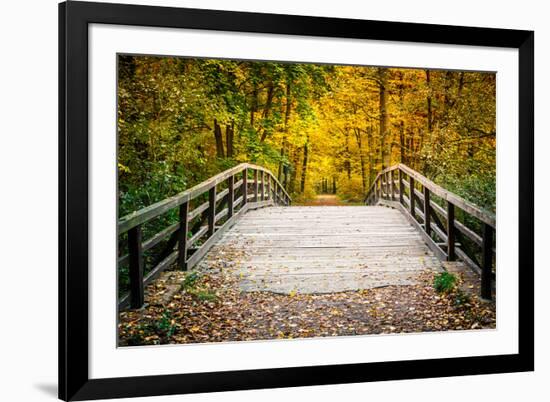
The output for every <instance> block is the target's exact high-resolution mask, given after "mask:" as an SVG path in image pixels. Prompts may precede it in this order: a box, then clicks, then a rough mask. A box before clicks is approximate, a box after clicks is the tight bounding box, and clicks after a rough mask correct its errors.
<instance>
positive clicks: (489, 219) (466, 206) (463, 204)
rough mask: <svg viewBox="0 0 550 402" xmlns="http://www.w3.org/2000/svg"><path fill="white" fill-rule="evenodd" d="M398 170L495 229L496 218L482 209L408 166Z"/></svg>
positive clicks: (402, 166)
mask: <svg viewBox="0 0 550 402" xmlns="http://www.w3.org/2000/svg"><path fill="white" fill-rule="evenodd" d="M399 169H401V170H403V171H404V172H405V173H406V174H407V175H409V176H412V177H414V179H415V180H417V181H418V182H419V183H421V184H422V185H423V186H426V187H428V188H429V189H430V191H431V192H432V193H434V194H435V195H437V196H438V197H440V198H443V199H444V200H446V201H449V202H450V203H451V204H453V205H455V206H456V207H458V208H460V209H462V210H463V211H465V212H467V213H469V214H470V215H473V216H474V217H476V218H478V219H479V220H480V221H482V222H485V223H487V224H488V225H489V226H491V227H493V228H495V227H496V217H495V215H494V214H493V213H491V212H489V211H486V210H483V209H482V208H480V207H478V206H477V205H475V204H473V203H471V202H469V201H467V200H465V199H463V198H462V197H459V196H458V195H456V194H453V193H451V192H450V191H447V190H445V189H444V188H443V187H441V186H439V185H437V184H435V183H434V182H432V181H431V180H429V179H428V178H426V177H424V176H422V175H421V174H420V173H418V172H416V171H414V170H412V169H411V168H409V167H408V166H405V165H403V164H399Z"/></svg>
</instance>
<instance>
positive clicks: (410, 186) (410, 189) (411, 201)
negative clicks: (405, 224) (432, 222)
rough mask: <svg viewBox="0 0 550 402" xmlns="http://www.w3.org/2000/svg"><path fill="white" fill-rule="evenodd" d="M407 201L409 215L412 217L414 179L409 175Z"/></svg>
mask: <svg viewBox="0 0 550 402" xmlns="http://www.w3.org/2000/svg"><path fill="white" fill-rule="evenodd" d="M409 202H410V203H411V205H410V207H411V210H410V212H411V215H412V217H413V218H414V179H413V177H412V176H410V175H409Z"/></svg>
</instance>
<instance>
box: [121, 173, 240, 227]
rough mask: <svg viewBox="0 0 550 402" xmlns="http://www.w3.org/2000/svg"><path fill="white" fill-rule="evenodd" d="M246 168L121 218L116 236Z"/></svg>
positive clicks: (211, 179) (220, 174) (219, 176)
mask: <svg viewBox="0 0 550 402" xmlns="http://www.w3.org/2000/svg"><path fill="white" fill-rule="evenodd" d="M246 166H247V164H246V163H245V164H240V165H237V166H235V167H234V168H231V169H228V170H226V171H224V172H221V173H219V174H217V175H215V176H213V177H211V178H210V179H208V180H206V181H204V182H202V183H200V184H197V185H196V186H194V187H192V188H190V189H188V190H185V191H183V192H181V193H179V194H176V195H174V196H173V197H168V198H166V199H165V200H162V201H159V202H157V203H154V204H152V205H150V206H148V207H145V208H142V209H140V210H138V211H135V212H133V213H131V214H128V215H126V216H124V217H122V218H121V219H120V220H119V221H118V234H122V233H125V232H127V231H128V230H129V229H130V228H132V227H135V226H137V225H139V224H142V223H145V222H147V221H150V220H151V219H153V218H155V217H157V216H159V215H162V214H163V213H165V212H168V211H169V210H170V209H172V208H176V207H179V206H180V205H181V204H182V203H184V202H186V201H190V200H192V199H193V198H195V197H197V196H199V195H201V194H202V193H204V192H206V191H209V190H210V189H211V188H212V187H215V186H216V185H217V184H219V183H221V182H222V181H224V180H226V179H227V178H228V177H229V176H231V175H233V174H235V173H238V172H240V171H242V170H243V169H244V168H245V167H246Z"/></svg>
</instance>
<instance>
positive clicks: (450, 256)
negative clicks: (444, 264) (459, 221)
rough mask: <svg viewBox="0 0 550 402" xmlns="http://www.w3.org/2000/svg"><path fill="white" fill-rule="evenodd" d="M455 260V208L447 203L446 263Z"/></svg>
mask: <svg viewBox="0 0 550 402" xmlns="http://www.w3.org/2000/svg"><path fill="white" fill-rule="evenodd" d="M455 259H456V253H455V206H454V205H453V204H452V203H450V202H449V201H447V261H454V260H455Z"/></svg>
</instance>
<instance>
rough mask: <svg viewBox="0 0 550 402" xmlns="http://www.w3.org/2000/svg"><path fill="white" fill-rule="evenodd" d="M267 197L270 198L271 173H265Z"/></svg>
mask: <svg viewBox="0 0 550 402" xmlns="http://www.w3.org/2000/svg"><path fill="white" fill-rule="evenodd" d="M267 199H268V200H270V199H272V195H271V175H269V174H268V175H267Z"/></svg>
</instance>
